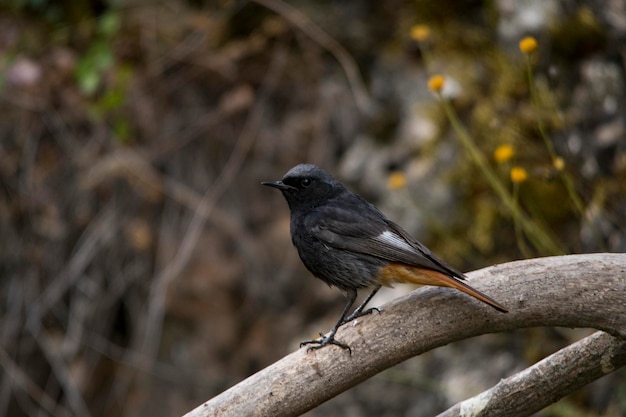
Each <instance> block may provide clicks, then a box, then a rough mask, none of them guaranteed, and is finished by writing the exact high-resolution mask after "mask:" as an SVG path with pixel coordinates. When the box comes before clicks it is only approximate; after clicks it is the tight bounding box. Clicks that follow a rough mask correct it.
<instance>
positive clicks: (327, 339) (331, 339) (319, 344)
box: [300, 332, 352, 355]
mask: <svg viewBox="0 0 626 417" xmlns="http://www.w3.org/2000/svg"><path fill="white" fill-rule="evenodd" d="M306 345H313V346H309V347H308V348H307V349H306V352H307V353H309V352H310V351H312V350H317V349H321V348H323V347H324V346H326V345H335V346H339V347H340V348H342V349H345V350H347V351H348V353H350V355H352V349H350V346H348V345H346V344H345V343H343V342H340V341H339V340H337V339H335V332H330V333H328V334H327V335H324V334H322V333H320V337H319V338H318V339H312V340H305V341H304V342H301V343H300V347H302V346H306Z"/></svg>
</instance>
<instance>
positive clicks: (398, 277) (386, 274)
mask: <svg viewBox="0 0 626 417" xmlns="http://www.w3.org/2000/svg"><path fill="white" fill-rule="evenodd" d="M379 277H380V281H381V284H383V285H390V284H392V283H394V282H404V283H411V284H418V285H433V286H437V287H450V288H455V289H457V290H459V291H461V292H464V293H465V294H467V295H471V296H472V297H474V298H476V299H477V300H480V301H482V302H483V303H485V304H489V305H490V306H491V307H493V308H495V309H496V310H498V311H500V312H502V313H508V310H507V309H506V308H504V307H503V306H502V305H501V304H500V303H498V302H497V301H496V300H494V299H493V298H491V297H489V296H488V295H486V294H483V293H482V292H480V291H478V290H477V289H475V288H473V287H472V286H470V285H469V284H466V283H465V282H463V281H461V280H460V279H458V278H454V277H451V276H448V275H445V274H443V273H441V272H438V271H433V270H431V269H425V268H419V267H414V266H410V265H405V264H399V263H392V264H390V265H389V266H387V267H385V268H384V269H383V271H381V274H379Z"/></svg>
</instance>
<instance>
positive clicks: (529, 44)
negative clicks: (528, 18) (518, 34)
mask: <svg viewBox="0 0 626 417" xmlns="http://www.w3.org/2000/svg"><path fill="white" fill-rule="evenodd" d="M519 49H520V51H522V52H523V53H525V54H531V53H533V52H535V50H536V49H537V39H535V38H533V37H532V36H527V37H525V38H524V39H522V40H521V41H519Z"/></svg>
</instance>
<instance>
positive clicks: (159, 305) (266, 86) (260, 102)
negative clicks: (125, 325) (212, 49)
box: [141, 46, 287, 364]
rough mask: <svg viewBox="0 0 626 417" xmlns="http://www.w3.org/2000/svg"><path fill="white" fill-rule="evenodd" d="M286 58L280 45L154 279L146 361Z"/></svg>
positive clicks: (242, 158)
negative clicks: (169, 295)
mask: <svg viewBox="0 0 626 417" xmlns="http://www.w3.org/2000/svg"><path fill="white" fill-rule="evenodd" d="M286 61H287V57H286V52H285V51H284V49H283V47H282V46H277V47H276V50H275V52H274V54H273V58H272V61H271V63H270V67H269V68H268V71H267V74H266V76H265V78H264V80H263V83H262V85H261V89H260V91H259V94H258V99H257V102H256V103H255V105H254V107H253V108H252V109H251V111H250V114H249V116H248V119H247V120H246V124H245V125H244V127H243V129H242V131H241V133H240V135H239V137H238V139H237V142H236V145H235V148H234V150H233V152H232V153H231V155H230V157H229V159H228V161H227V162H226V164H225V166H224V168H223V169H222V171H221V172H220V175H219V177H218V178H217V180H216V181H215V183H214V184H212V186H211V187H210V188H209V189H208V190H207V191H206V193H205V194H204V196H203V197H202V200H201V201H200V203H199V204H198V207H197V209H196V210H195V211H194V215H193V217H192V219H191V221H190V223H189V227H188V229H187V232H186V234H185V236H184V238H183V240H182V243H181V245H180V249H179V250H178V252H177V253H176V255H175V257H174V259H173V260H172V261H171V262H170V263H168V265H167V266H166V267H165V268H163V270H162V271H161V272H160V273H159V274H158V276H157V277H156V278H155V280H154V283H153V285H152V288H151V291H150V304H149V305H148V313H147V316H148V317H147V319H146V323H145V332H144V337H143V343H142V347H141V350H142V351H143V352H145V357H146V361H147V364H150V363H152V362H153V361H154V360H155V358H156V354H157V352H158V347H159V340H160V338H161V330H162V328H161V326H162V324H163V315H164V306H165V293H166V289H167V285H168V284H169V283H170V282H171V281H172V280H173V279H174V278H176V277H177V276H178V275H179V274H180V272H181V271H182V270H183V269H184V267H185V266H186V265H187V263H188V261H189V259H190V258H191V255H192V253H193V249H194V248H195V245H196V243H197V241H198V239H199V237H200V234H201V232H202V229H203V227H204V224H205V222H206V217H207V216H208V215H209V214H210V213H211V211H212V209H213V207H214V206H215V205H216V204H217V202H218V200H219V199H220V197H221V196H222V195H223V193H224V192H225V191H226V190H227V189H228V187H229V185H230V184H232V182H233V181H234V179H235V176H236V173H237V171H238V170H239V169H240V168H241V166H242V164H243V162H244V161H245V158H246V155H247V154H248V151H249V150H250V148H251V147H252V145H253V144H254V141H255V139H256V137H257V134H258V131H259V125H260V124H261V122H262V120H263V115H264V112H265V108H266V104H267V100H268V99H269V97H270V95H271V93H272V92H273V91H274V89H275V88H276V85H277V83H278V80H279V79H280V76H281V75H282V73H283V70H284V68H285V64H286Z"/></svg>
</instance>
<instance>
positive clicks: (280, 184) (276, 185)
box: [261, 181, 296, 190]
mask: <svg viewBox="0 0 626 417" xmlns="http://www.w3.org/2000/svg"><path fill="white" fill-rule="evenodd" d="M261 184H263V185H267V186H270V187H274V188H278V189H279V190H295V189H296V187H292V186H291V185H287V184H285V183H284V182H282V181H263V182H262V183H261Z"/></svg>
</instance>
